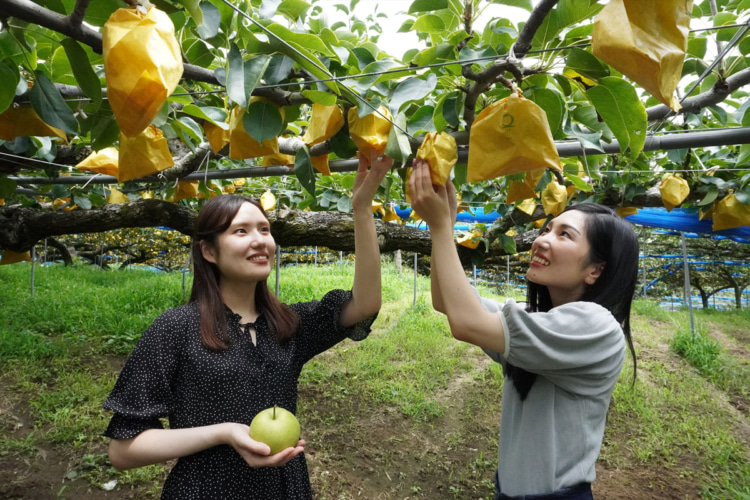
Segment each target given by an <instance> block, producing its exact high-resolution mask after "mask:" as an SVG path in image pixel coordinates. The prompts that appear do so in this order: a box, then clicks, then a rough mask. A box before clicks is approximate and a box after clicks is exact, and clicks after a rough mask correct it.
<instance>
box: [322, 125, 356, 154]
mask: <svg viewBox="0 0 750 500" xmlns="http://www.w3.org/2000/svg"><path fill="white" fill-rule="evenodd" d="M328 143H329V144H330V145H331V151H332V152H333V153H334V154H336V156H338V157H339V158H352V157H353V156H354V155H356V154H357V145H356V144H354V141H352V138H351V137H350V136H349V129H348V127H346V126H344V127H343V128H342V129H341V130H339V131H338V133H337V134H336V135H334V136H333V137H331V139H330V141H329V142H328Z"/></svg>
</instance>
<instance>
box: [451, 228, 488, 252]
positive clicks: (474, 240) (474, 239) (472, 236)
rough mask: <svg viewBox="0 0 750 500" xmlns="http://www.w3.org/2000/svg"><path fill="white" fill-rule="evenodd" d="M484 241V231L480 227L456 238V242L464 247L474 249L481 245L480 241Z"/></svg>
mask: <svg viewBox="0 0 750 500" xmlns="http://www.w3.org/2000/svg"><path fill="white" fill-rule="evenodd" d="M480 241H482V232H481V231H479V230H478V229H474V230H473V231H471V232H470V233H466V234H465V235H463V236H462V237H460V238H458V239H457V240H456V243H458V244H459V245H461V246H462V247H466V248H471V249H474V248H476V247H478V246H479V242H480Z"/></svg>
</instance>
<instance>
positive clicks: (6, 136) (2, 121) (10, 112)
mask: <svg viewBox="0 0 750 500" xmlns="http://www.w3.org/2000/svg"><path fill="white" fill-rule="evenodd" d="M16 137H59V138H61V139H64V140H67V137H66V136H65V132H63V131H62V130H60V129H59V128H55V127H53V126H52V125H48V124H47V123H45V122H43V121H42V119H41V118H40V117H39V115H38V114H36V111H34V108H32V107H31V106H14V105H11V106H10V107H9V108H8V109H6V110H5V111H3V112H2V113H0V139H2V140H4V141H12V140H13V139H15V138H16Z"/></svg>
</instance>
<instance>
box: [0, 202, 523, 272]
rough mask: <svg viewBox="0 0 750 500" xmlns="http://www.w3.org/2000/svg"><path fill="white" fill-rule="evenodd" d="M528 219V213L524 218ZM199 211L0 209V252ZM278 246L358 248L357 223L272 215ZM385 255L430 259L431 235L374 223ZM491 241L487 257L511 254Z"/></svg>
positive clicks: (333, 215) (152, 205) (467, 256)
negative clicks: (398, 253) (405, 254)
mask: <svg viewBox="0 0 750 500" xmlns="http://www.w3.org/2000/svg"><path fill="white" fill-rule="evenodd" d="M524 215H525V214H524ZM195 216H196V212H195V211H194V210H192V209H191V208H189V207H186V206H183V205H179V204H176V203H170V202H166V201H163V200H155V199H151V200H139V201H131V202H128V203H120V204H108V205H104V206H102V207H100V208H96V209H92V210H71V211H69V212H66V211H55V212H43V211H40V210H38V209H36V208H31V207H20V206H12V207H0V248H7V249H9V250H14V251H17V252H24V251H27V250H29V249H30V248H31V247H32V246H33V245H34V244H35V243H36V242H38V241H40V240H43V239H44V238H48V237H51V236H62V235H66V234H80V233H99V232H103V231H111V230H115V229H120V228H124V227H157V226H165V227H169V228H172V229H174V230H176V231H179V232H181V233H183V234H187V235H192V233H193V229H194V224H195ZM269 218H270V219H271V230H272V232H273V235H274V238H275V239H276V243H277V244H279V245H281V246H283V247H294V246H324V247H327V248H330V249H332V250H342V251H352V250H354V219H353V217H352V216H351V215H350V214H344V213H339V212H305V211H302V210H276V211H273V212H270V213H269ZM375 225H376V228H377V233H378V243H379V245H380V251H381V252H394V251H396V250H403V251H406V252H417V253H419V254H422V255H429V254H430V252H431V250H432V241H431V239H430V233H429V231H425V230H422V229H416V228H414V227H409V226H402V225H399V224H392V223H387V222H382V221H379V220H376V221H375ZM535 236H536V231H530V232H528V233H524V234H521V235H518V236H516V237H515V239H516V247H517V250H518V251H524V250H527V249H529V248H530V247H531V242H532V241H533V239H534V237H535ZM489 239H490V242H491V243H490V250H489V252H488V253H487V256H499V255H506V253H505V252H504V250H503V249H502V247H501V246H500V245H494V244H493V240H494V239H495V236H493V235H492V234H491V235H490V237H489ZM457 248H458V252H459V256H460V257H461V261H462V262H463V263H464V265H466V266H470V265H471V250H469V249H467V248H465V247H462V246H458V247H457Z"/></svg>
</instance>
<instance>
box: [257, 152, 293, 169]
mask: <svg viewBox="0 0 750 500" xmlns="http://www.w3.org/2000/svg"><path fill="white" fill-rule="evenodd" d="M260 164H261V165H262V166H264V167H276V166H280V165H292V166H293V165H294V156H292V155H285V154H283V153H273V154H270V155H266V156H264V157H263V160H262V161H261V163H260Z"/></svg>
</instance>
